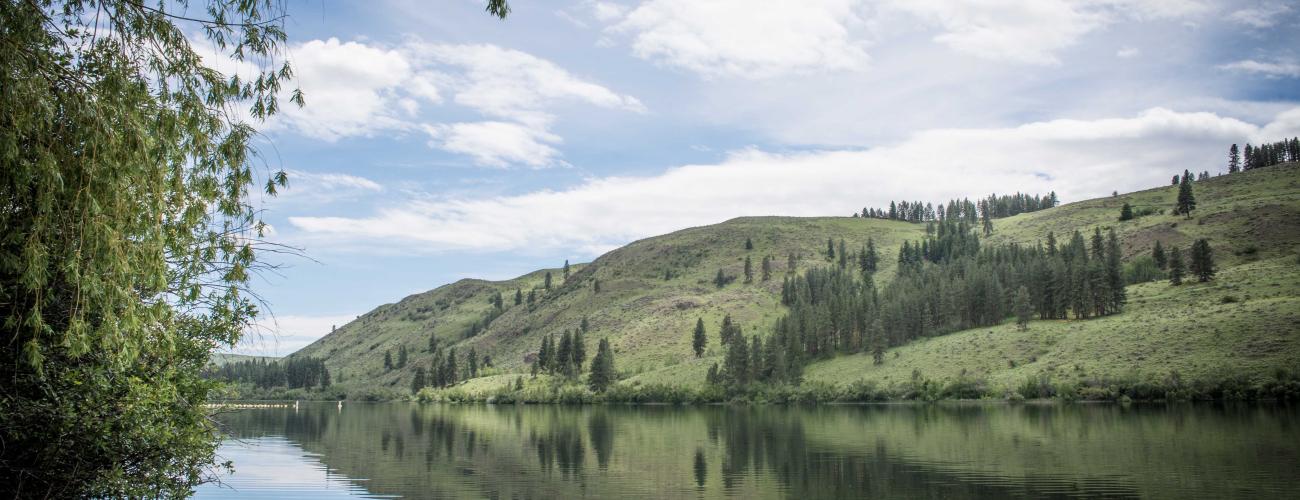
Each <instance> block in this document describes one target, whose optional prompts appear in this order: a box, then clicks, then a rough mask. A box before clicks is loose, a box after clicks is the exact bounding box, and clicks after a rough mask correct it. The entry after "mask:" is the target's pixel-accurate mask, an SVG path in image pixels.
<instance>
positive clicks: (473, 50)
mask: <svg viewBox="0 0 1300 500" xmlns="http://www.w3.org/2000/svg"><path fill="white" fill-rule="evenodd" d="M407 50H408V51H410V53H411V54H412V56H413V57H414V58H416V60H418V61H421V62H429V63H437V64H443V65H448V66H452V67H455V68H457V69H458V70H459V72H460V73H459V75H458V76H457V77H454V78H452V79H451V81H449V82H448V84H449V85H451V86H453V87H454V89H453V90H454V92H455V94H456V97H455V101H456V103H457V104H460V105H462V106H466V107H469V108H473V109H476V110H478V111H480V112H482V113H484V114H487V115H490V116H495V117H500V118H508V119H512V120H515V121H519V122H521V123H529V124H532V123H537V122H543V123H544V122H547V121H549V120H550V115H549V114H548V113H546V112H545V111H544V110H545V109H546V108H547V107H549V106H552V105H554V104H556V103H558V102H563V101H566V100H567V101H577V102H581V103H585V104H590V105H593V106H599V107H603V108H610V109H622V110H627V111H634V112H644V111H645V106H643V105H642V104H641V101H638V100H637V99H636V98H635V97H632V96H627V95H620V94H617V93H615V92H613V91H611V90H609V89H608V88H605V87H603V86H601V85H598V84H595V83H592V82H589V81H587V80H583V79H581V78H578V77H576V76H574V75H572V74H570V73H569V72H568V71H565V70H564V69H563V68H561V67H559V66H556V65H555V64H554V63H552V62H550V61H547V60H545V59H541V58H539V57H536V56H533V55H531V54H527V53H524V52H520V51H517V50H511V49H505V48H501V47H498V46H496V45H488V44H479V45H447V44H425V43H419V42H415V43H411V44H409V45H408V46H407Z"/></svg>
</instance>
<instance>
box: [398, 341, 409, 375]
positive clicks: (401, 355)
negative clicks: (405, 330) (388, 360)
mask: <svg viewBox="0 0 1300 500" xmlns="http://www.w3.org/2000/svg"><path fill="white" fill-rule="evenodd" d="M406 356H407V355H406V345H401V346H398V347H397V369H398V370H400V369H402V368H406Z"/></svg>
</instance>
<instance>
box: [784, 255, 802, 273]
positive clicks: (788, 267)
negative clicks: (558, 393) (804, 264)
mask: <svg viewBox="0 0 1300 500" xmlns="http://www.w3.org/2000/svg"><path fill="white" fill-rule="evenodd" d="M798 264H799V261H798V259H795V256H794V252H790V256H789V257H788V258H787V259H786V261H785V272H787V273H792V272H794V270H795V267H796V266H797V265H798Z"/></svg>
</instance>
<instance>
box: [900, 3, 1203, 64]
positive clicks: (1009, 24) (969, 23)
mask: <svg viewBox="0 0 1300 500" xmlns="http://www.w3.org/2000/svg"><path fill="white" fill-rule="evenodd" d="M889 5H890V7H891V8H893V9H897V10H901V11H904V12H911V13H913V14H915V15H917V16H918V17H920V18H921V19H924V20H927V21H929V22H931V23H933V24H936V25H938V26H940V27H941V32H940V33H939V34H938V35H935V37H934V41H935V42H938V43H941V44H943V45H946V46H948V47H950V48H952V49H953V50H956V51H959V52H964V53H968V54H971V55H974V56H977V57H981V58H985V59H993V60H1002V61H1009V62H1015V63H1024V64H1038V65H1056V64H1060V62H1061V61H1060V59H1059V58H1058V57H1057V53H1058V52H1060V51H1061V50H1063V49H1066V48H1068V47H1071V46H1073V45H1075V44H1076V43H1078V41H1079V40H1080V39H1081V38H1082V37H1083V36H1084V35H1087V34H1088V33H1091V32H1093V31H1096V30H1098V29H1100V28H1103V27H1105V26H1107V25H1110V24H1113V23H1115V22H1118V21H1121V20H1125V19H1137V20H1149V19H1162V18H1177V17H1184V16H1190V15H1194V14H1198V13H1201V12H1204V11H1206V9H1207V7H1206V6H1205V5H1204V4H1203V3H1201V2H1197V1H1190V0H1163V1H1136V0H1134V1H1126V0H1038V1H1034V2H1019V1H1015V0H992V1H988V0H898V1H894V2H891V3H890V4H889Z"/></svg>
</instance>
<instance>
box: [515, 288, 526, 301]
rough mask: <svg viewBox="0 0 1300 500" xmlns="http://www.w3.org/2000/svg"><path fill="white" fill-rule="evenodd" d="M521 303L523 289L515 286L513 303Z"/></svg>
mask: <svg viewBox="0 0 1300 500" xmlns="http://www.w3.org/2000/svg"><path fill="white" fill-rule="evenodd" d="M523 303H524V291H523V290H520V289H518V288H516V289H515V305H519V304H523Z"/></svg>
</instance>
